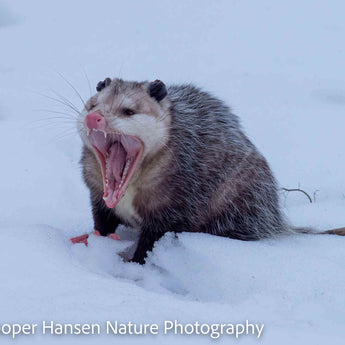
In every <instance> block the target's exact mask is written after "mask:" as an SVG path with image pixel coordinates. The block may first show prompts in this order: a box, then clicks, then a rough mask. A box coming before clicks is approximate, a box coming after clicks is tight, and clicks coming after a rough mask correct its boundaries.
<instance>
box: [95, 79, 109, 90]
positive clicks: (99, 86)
mask: <svg viewBox="0 0 345 345" xmlns="http://www.w3.org/2000/svg"><path fill="white" fill-rule="evenodd" d="M110 83H111V79H110V78H105V79H104V80H103V81H100V82H99V83H98V84H97V86H96V90H97V91H98V92H99V91H102V90H103V89H104V88H105V87H107V86H108V85H110Z"/></svg>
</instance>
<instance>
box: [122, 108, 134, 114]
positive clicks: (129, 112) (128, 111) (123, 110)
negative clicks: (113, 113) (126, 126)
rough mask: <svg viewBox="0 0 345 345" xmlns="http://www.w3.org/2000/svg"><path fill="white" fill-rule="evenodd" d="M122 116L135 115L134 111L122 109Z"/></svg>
mask: <svg viewBox="0 0 345 345" xmlns="http://www.w3.org/2000/svg"><path fill="white" fill-rule="evenodd" d="M122 114H123V115H127V116H131V115H134V114H135V111H134V110H132V109H129V108H123V109H122Z"/></svg>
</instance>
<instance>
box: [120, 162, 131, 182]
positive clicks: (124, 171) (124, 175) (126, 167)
mask: <svg viewBox="0 0 345 345" xmlns="http://www.w3.org/2000/svg"><path fill="white" fill-rule="evenodd" d="M130 161H131V160H130V159H128V160H127V162H126V166H125V169H124V170H123V174H122V179H124V178H125V177H126V175H127V172H128V169H129V163H130Z"/></svg>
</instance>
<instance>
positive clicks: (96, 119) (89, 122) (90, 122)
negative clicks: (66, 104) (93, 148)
mask: <svg viewBox="0 0 345 345" xmlns="http://www.w3.org/2000/svg"><path fill="white" fill-rule="evenodd" d="M85 125H86V127H87V128H89V129H98V130H101V131H104V130H105V118H104V117H103V116H102V115H101V114H100V113H98V112H97V111H95V112H94V113H91V114H88V115H86V117H85Z"/></svg>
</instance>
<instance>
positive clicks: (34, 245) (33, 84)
mask: <svg viewBox="0 0 345 345" xmlns="http://www.w3.org/2000/svg"><path fill="white" fill-rule="evenodd" d="M344 11H345V3H344V2H342V1H340V0H339V1H332V2H324V1H321V0H317V1H311V0H310V1H303V2H301V1H295V0H294V1H291V0H290V1H279V2H277V1H268V0H264V1H260V2H244V1H241V2H240V1H235V0H233V1H218V2H214V1H184V2H176V1H145V2H144V1H139V0H137V1H131V2H129V1H128V2H114V1H110V0H100V1H97V2H96V3H95V2H91V1H73V2H70V1H67V0H60V1H59V2H47V1H43V0H33V1H23V0H22V1H19V0H11V1H9V0H7V1H4V2H3V4H2V5H1V6H0V42H1V63H0V74H1V80H2V82H1V84H0V130H1V136H0V147H1V148H2V149H1V161H2V163H1V173H0V177H1V182H0V207H1V213H0V259H1V260H0V269H1V272H2V279H1V281H0V325H2V324H4V323H40V322H42V321H43V320H45V321H47V322H50V320H53V321H54V322H60V323H68V322H71V323H77V322H79V323H82V322H86V323H92V322H93V323H101V324H104V323H105V322H106V321H107V320H109V321H115V320H118V321H119V322H128V321H131V322H134V323H158V324H160V325H161V324H162V323H163V322H164V321H165V320H175V319H176V320H178V321H179V322H181V323H194V322H196V321H199V322H200V323H208V324H212V323H240V322H244V321H245V320H249V321H251V322H256V323H258V324H262V323H264V324H265V327H264V330H263V333H262V336H261V338H260V339H259V340H258V339H256V337H255V336H253V335H248V336H242V337H240V339H239V340H236V341H238V342H240V343H244V344H251V343H259V342H261V343H263V344H277V343H279V344H291V343H295V344H309V343H315V344H324V343H326V342H327V343H332V344H342V343H343V339H344V336H345V330H344V327H343V324H344V321H345V311H344V310H345V308H344V307H345V297H344V293H343V292H344V288H345V267H344V259H345V251H344V246H345V239H344V238H341V237H335V236H327V235H323V236H312V235H300V236H297V235H296V236H291V237H284V238H280V239H274V240H273V239H271V240H265V241H260V242H241V241H236V240H231V239H226V238H218V237H214V236H211V235H206V234H190V233H182V234H179V235H178V236H177V237H175V236H173V235H172V234H167V235H166V236H165V237H163V238H162V239H161V240H160V241H159V242H158V243H157V244H156V245H155V248H154V250H153V252H152V253H150V255H149V258H148V263H147V264H146V265H145V266H139V265H137V264H134V263H124V262H123V261H122V260H121V259H120V256H119V255H118V254H121V253H123V252H129V253H130V252H131V250H133V246H134V245H135V239H136V236H137V235H136V233H135V232H133V231H131V230H129V229H124V228H122V229H121V231H120V235H121V239H122V240H121V241H120V242H119V241H113V240H111V239H107V238H99V237H96V236H91V237H90V240H89V246H88V247H85V246H84V245H82V244H80V245H72V244H71V243H70V241H69V238H70V237H72V236H76V235H80V234H83V233H86V232H91V231H92V219H91V212H90V205H89V199H88V198H89V196H88V191H87V189H86V187H85V186H84V185H83V183H82V179H81V174H80V167H79V164H78V160H79V155H80V148H81V142H80V139H79V138H78V135H77V132H76V129H75V117H74V116H75V115H73V113H71V112H68V111H69V110H68V109H65V108H64V107H63V106H62V105H61V104H58V103H56V102H54V101H53V100H52V99H49V98H47V97H44V96H42V94H43V95H46V96H48V97H54V98H56V97H57V96H56V94H54V92H55V93H58V94H61V95H63V96H64V97H66V98H67V99H68V100H70V101H71V102H72V103H73V104H75V105H76V106H77V107H78V109H80V108H81V107H82V105H81V102H80V100H79V99H78V96H76V94H75V93H74V91H73V89H72V88H71V87H70V86H69V85H68V84H67V83H66V82H65V81H64V79H63V78H61V77H60V75H59V74H62V75H63V76H64V77H65V78H67V79H68V81H70V82H71V83H72V84H73V86H74V87H76V88H77V89H78V91H79V92H80V94H81V95H82V97H83V98H84V99H86V98H87V97H89V92H90V91H89V86H88V81H87V78H88V79H89V80H90V84H91V88H92V90H94V89H95V86H96V84H97V82H98V81H99V80H103V79H104V78H105V77H107V76H110V77H113V76H121V77H123V78H125V79H136V80H144V79H148V80H155V79H156V78H159V79H161V80H163V81H166V82H167V83H168V82H194V83H196V84H198V85H200V86H202V87H204V88H205V89H207V90H210V91H212V92H213V93H214V94H216V95H218V96H219V97H221V98H222V99H224V100H225V101H227V102H228V103H229V104H230V105H232V107H233V110H234V111H235V112H236V113H237V114H238V115H239V116H240V117H241V119H242V123H243V126H244V128H245V129H246V132H247V133H248V135H249V137H250V138H251V139H252V141H253V142H254V143H255V144H256V145H257V146H258V148H259V149H260V150H261V151H262V152H263V154H264V155H265V156H266V158H267V159H268V161H269V163H270V165H271V167H272V169H273V171H274V173H275V175H276V177H277V179H278V181H279V183H280V185H281V186H283V187H286V188H297V187H298V186H300V188H302V189H304V190H306V191H307V192H308V193H309V194H310V195H311V196H312V198H313V199H315V200H314V202H313V203H312V204H310V203H309V201H308V200H307V198H306V197H305V196H304V195H303V194H301V193H283V192H282V195H281V196H282V205H283V208H284V212H285V213H286V215H287V216H288V218H289V219H290V220H291V222H292V223H293V224H295V225H308V226H314V227H316V228H317V229H320V230H321V229H327V228H336V227H341V226H345V217H344V209H345V187H344V186H345V174H344V172H343V167H344V164H343V162H344V158H345V157H344V136H343V132H344V126H345V117H344V111H345V87H344V81H345V69H344V68H343V67H344V61H345V50H344V44H343V42H344V34H345V23H344V20H343V14H344ZM85 74H87V78H86V75H85ZM66 110H67V113H68V114H69V115H67V114H59V113H54V112H64V113H66ZM49 111H52V113H50V112H49ZM314 196H315V198H314ZM121 255H123V254H121ZM127 255H129V254H127ZM0 341H1V342H2V343H10V342H12V340H11V338H10V337H9V336H6V335H3V334H0ZM15 341H16V342H17V343H18V344H27V343H28V344H30V343H35V344H36V343H37V344H50V343H52V344H55V343H62V344H78V343H95V341H97V343H100V344H108V343H113V342H114V341H120V342H121V343H126V344H127V343H128V344H131V343H139V342H140V343H143V344H145V343H148V344H156V343H157V344H176V342H180V343H181V344H182V343H183V344H195V343H198V344H199V343H200V344H208V343H214V342H215V341H216V342H217V343H228V342H229V341H235V338H234V336H229V335H223V336H221V337H220V338H219V339H218V340H213V339H211V338H210V337H209V336H208V335H192V336H186V335H166V336H164V335H163V334H162V333H160V334H159V335H142V336H130V335H128V336H121V337H120V336H110V335H105V334H101V335H88V336H86V335H84V336H77V335H63V336H57V335H55V336H49V335H42V334H35V335H20V336H18V337H17V338H16V340H15Z"/></svg>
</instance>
